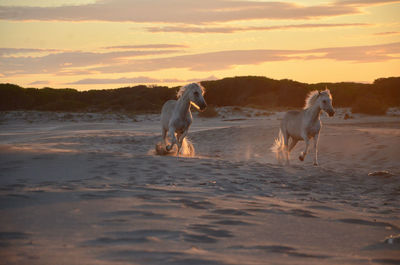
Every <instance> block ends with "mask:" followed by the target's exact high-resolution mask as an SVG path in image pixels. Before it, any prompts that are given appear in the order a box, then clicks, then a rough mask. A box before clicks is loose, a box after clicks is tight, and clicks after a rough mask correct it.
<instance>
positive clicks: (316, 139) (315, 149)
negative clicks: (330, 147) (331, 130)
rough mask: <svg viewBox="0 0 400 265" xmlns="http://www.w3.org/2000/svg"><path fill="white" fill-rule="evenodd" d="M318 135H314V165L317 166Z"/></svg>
mask: <svg viewBox="0 0 400 265" xmlns="http://www.w3.org/2000/svg"><path fill="white" fill-rule="evenodd" d="M318 137H319V133H317V134H316V135H315V136H314V152H315V153H314V154H315V155H314V166H318Z"/></svg>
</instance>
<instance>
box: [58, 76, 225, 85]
mask: <svg viewBox="0 0 400 265" xmlns="http://www.w3.org/2000/svg"><path fill="white" fill-rule="evenodd" d="M217 79H218V78H217V77H216V76H214V75H212V76H209V77H206V78H194V79H188V80H183V79H157V78H151V77H147V76H139V77H130V78H127V77H121V78H86V79H81V80H78V81H75V82H71V83H67V84H66V85H93V84H138V83H141V84H148V83H153V84H154V83H183V82H200V81H205V80H217Z"/></svg>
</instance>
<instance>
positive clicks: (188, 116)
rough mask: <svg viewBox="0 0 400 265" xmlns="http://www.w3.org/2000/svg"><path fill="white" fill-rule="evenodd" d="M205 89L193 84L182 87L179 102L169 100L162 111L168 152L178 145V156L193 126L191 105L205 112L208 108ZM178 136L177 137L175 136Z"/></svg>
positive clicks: (163, 130) (163, 134) (178, 95)
mask: <svg viewBox="0 0 400 265" xmlns="http://www.w3.org/2000/svg"><path fill="white" fill-rule="evenodd" d="M203 95H204V87H202V86H201V85H200V84H198V83H191V84H188V85H185V86H183V87H181V88H180V89H179V91H178V93H177V97H178V100H168V101H167V102H165V103H164V105H163V107H162V110H161V128H162V138H163V142H164V145H165V146H166V148H165V149H166V150H167V151H170V150H171V149H172V147H173V146H174V145H175V144H177V145H178V155H179V152H180V150H181V147H182V143H183V141H184V139H185V137H186V135H187V133H188V131H189V127H190V125H191V124H192V120H193V119H192V113H191V112H190V105H193V106H195V107H196V108H198V109H199V110H201V111H203V110H205V108H206V107H207V104H206V101H205V100H204V97H203ZM167 132H168V134H169V136H170V138H171V144H169V145H167ZM175 134H176V136H175Z"/></svg>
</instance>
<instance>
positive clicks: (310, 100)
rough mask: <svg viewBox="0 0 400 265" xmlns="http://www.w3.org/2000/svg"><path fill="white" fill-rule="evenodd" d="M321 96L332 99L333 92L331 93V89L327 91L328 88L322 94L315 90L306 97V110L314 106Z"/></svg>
mask: <svg viewBox="0 0 400 265" xmlns="http://www.w3.org/2000/svg"><path fill="white" fill-rule="evenodd" d="M319 95H321V96H322V95H323V96H328V97H330V98H332V95H331V91H329V89H327V88H326V89H325V90H324V91H322V92H319V91H318V90H313V91H311V92H310V93H308V95H307V97H306V100H305V105H304V109H308V108H309V107H311V106H312V105H314V103H315V101H316V100H317V98H318V96H319Z"/></svg>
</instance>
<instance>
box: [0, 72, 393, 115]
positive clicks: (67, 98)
mask: <svg viewBox="0 0 400 265" xmlns="http://www.w3.org/2000/svg"><path fill="white" fill-rule="evenodd" d="M202 85H203V86H204V87H205V88H206V94H205V99H206V101H207V103H208V104H209V105H213V106H216V107H219V106H256V107H257V106H259V107H260V108H262V109H268V108H281V107H286V108H301V107H302V106H303V104H304V98H305V97H306V95H307V93H308V92H309V91H311V90H314V89H319V90H323V89H325V87H328V88H329V89H330V90H331V93H332V95H333V103H334V106H335V107H351V108H352V111H353V112H359V113H366V114H377V115H380V114H384V113H385V112H386V110H387V108H388V107H394V106H400V77H390V78H380V79H377V80H375V82H374V83H373V84H361V83H351V82H346V83H318V84H306V83H300V82H296V81H292V80H287V79H284V80H274V79H269V78H266V77H258V76H243V77H231V78H224V79H221V80H216V81H204V82H202ZM177 89H178V88H177V87H174V88H168V87H165V86H150V87H148V86H144V85H139V86H134V87H124V88H118V89H106V90H89V91H77V90H75V89H52V88H42V89H37V88H22V87H20V86H17V85H13V84H0V111H6V110H44V111H94V112H96V111H124V112H158V111H160V110H161V107H162V105H163V103H164V102H165V101H167V100H168V99H174V98H175V97H176V96H175V95H176V91H177ZM211 111H212V110H211ZM214 111H215V109H214ZM216 114H217V113H215V112H213V113H211V112H209V113H208V112H207V113H204V115H211V116H213V115H216Z"/></svg>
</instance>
